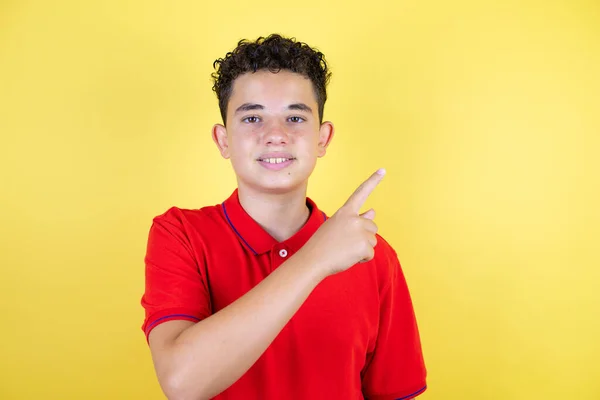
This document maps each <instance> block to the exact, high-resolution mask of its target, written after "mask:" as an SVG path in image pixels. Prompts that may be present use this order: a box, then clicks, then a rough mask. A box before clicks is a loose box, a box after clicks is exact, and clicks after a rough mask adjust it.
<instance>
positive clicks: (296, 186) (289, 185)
mask: <svg viewBox="0 0 600 400" xmlns="http://www.w3.org/2000/svg"><path fill="white" fill-rule="evenodd" d="M274 178H281V179H261V180H257V179H251V180H244V181H243V182H242V181H240V184H243V185H244V186H246V187H248V188H252V189H253V191H257V192H263V193H272V194H285V193H290V192H293V191H296V190H302V189H303V188H305V187H306V183H307V179H298V178H294V179H292V177H289V176H285V177H274ZM286 178H287V179H286Z"/></svg>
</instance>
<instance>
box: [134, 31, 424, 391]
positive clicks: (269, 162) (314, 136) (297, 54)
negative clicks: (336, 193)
mask: <svg viewBox="0 0 600 400" xmlns="http://www.w3.org/2000/svg"><path fill="white" fill-rule="evenodd" d="M215 66H218V67H217V72H216V73H214V74H213V78H214V87H213V89H214V90H215V92H216V94H217V97H218V100H219V107H220V110H221V115H222V119H223V124H216V125H215V126H214V127H213V130H212V137H213V139H214V142H215V143H216V145H217V147H218V149H219V151H220V153H221V155H222V156H223V157H224V158H226V159H229V160H231V163H232V166H233V169H234V171H235V174H236V177H237V188H236V189H235V190H234V191H233V193H232V194H231V196H230V197H229V198H227V199H226V200H225V201H224V202H223V203H222V204H219V205H214V206H207V207H203V208H200V209H180V208H176V207H173V208H171V209H169V210H168V211H166V212H165V213H164V214H162V215H160V216H157V217H156V218H154V220H153V224H152V227H151V229H150V233H149V239H148V247H147V254H146V258H145V262H146V290H145V293H144V295H143V297H142V305H143V306H144V308H145V311H146V316H145V320H144V324H143V327H142V329H143V330H144V332H145V334H146V337H147V340H148V343H149V347H150V350H151V354H152V358H153V362H154V366H155V370H156V374H157V377H158V381H159V383H160V385H161V387H162V389H163V391H164V392H165V394H166V395H167V396H168V397H169V398H170V399H209V398H216V399H220V400H223V399H262V400H269V399H273V400H275V399H276V400H281V399H309V400H314V399H344V400H349V399H363V398H366V399H373V400H387V399H410V398H413V397H416V396H417V395H419V394H420V393H422V392H423V391H424V390H425V389H426V369H425V366H424V362H423V356H422V352H421V344H420V339H419V333H418V328H417V323H416V319H415V314H414V311H413V307H412V302H411V298H410V294H409V291H408V288H407V285H406V282H405V279H404V276H403V273H402V270H401V267H400V263H399V261H398V257H397V255H396V252H395V251H394V249H393V248H392V247H391V246H390V245H389V244H388V243H387V242H386V241H385V240H384V239H383V238H382V237H381V236H380V235H378V234H377V226H376V225H375V222H374V221H373V219H374V217H375V212H374V210H373V209H369V210H368V211H366V212H364V213H362V214H360V210H361V207H362V206H363V204H364V203H365V202H366V200H367V197H368V196H369V194H370V193H371V192H372V191H373V190H374V189H375V187H376V185H377V184H378V183H379V182H380V181H381V179H382V178H383V176H384V173H385V171H384V170H378V171H376V172H375V173H373V175H372V176H371V177H370V178H368V179H367V180H366V181H365V182H364V183H362V184H361V185H360V186H359V187H358V189H357V190H356V191H355V192H354V193H353V194H352V195H351V196H350V197H349V198H348V200H347V201H346V202H345V204H343V205H342V206H341V208H340V209H338V210H337V212H335V214H333V215H332V216H331V217H330V218H328V217H327V216H326V214H325V213H324V212H322V211H320V210H319V208H318V207H317V205H316V204H315V203H314V201H312V200H311V199H310V198H307V185H308V179H309V177H310V175H311V173H312V172H313V170H314V168H315V165H316V162H317V158H319V157H323V156H324V155H325V152H326V149H327V147H328V145H329V144H330V143H331V140H332V138H333V135H334V126H333V124H332V123H331V122H323V109H324V104H325V101H326V98H327V95H326V86H327V83H328V80H329V78H330V72H329V71H328V67H327V63H326V62H325V58H324V56H323V54H322V53H320V52H319V51H317V50H315V49H312V48H311V47H309V46H308V45H306V44H304V43H300V42H296V41H295V40H294V39H289V38H284V37H281V36H279V35H271V36H269V37H267V38H259V39H258V40H256V41H254V42H249V41H241V42H239V43H238V46H237V48H236V49H235V50H233V51H232V52H230V53H228V54H227V55H226V56H225V58H222V59H219V60H217V61H216V62H215Z"/></svg>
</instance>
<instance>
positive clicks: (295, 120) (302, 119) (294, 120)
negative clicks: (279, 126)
mask: <svg viewBox="0 0 600 400" xmlns="http://www.w3.org/2000/svg"><path fill="white" fill-rule="evenodd" d="M289 119H290V121H291V122H294V123H298V122H303V121H306V120H305V119H304V118H302V117H290V118H289Z"/></svg>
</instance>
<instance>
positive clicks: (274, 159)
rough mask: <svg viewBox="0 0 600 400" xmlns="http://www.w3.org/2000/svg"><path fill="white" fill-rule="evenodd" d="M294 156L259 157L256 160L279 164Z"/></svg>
mask: <svg viewBox="0 0 600 400" xmlns="http://www.w3.org/2000/svg"><path fill="white" fill-rule="evenodd" d="M292 160H294V158H259V159H258V161H262V162H266V163H269V164H281V163H284V162H286V161H292Z"/></svg>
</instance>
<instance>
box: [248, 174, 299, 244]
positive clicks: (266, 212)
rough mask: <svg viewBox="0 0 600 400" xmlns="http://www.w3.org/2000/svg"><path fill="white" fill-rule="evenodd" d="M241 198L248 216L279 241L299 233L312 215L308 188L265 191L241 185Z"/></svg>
mask: <svg viewBox="0 0 600 400" xmlns="http://www.w3.org/2000/svg"><path fill="white" fill-rule="evenodd" d="M238 197H239V199H240V204H241V205H242V207H243V208H244V210H245V211H246V212H247V213H248V215H250V217H252V219H254V220H255V221H256V222H257V223H258V224H259V225H260V226H261V227H262V228H263V229H264V230H265V231H267V232H268V233H269V234H270V235H271V236H272V237H273V238H274V239H275V240H277V241H278V242H283V241H284V240H287V239H289V238H290V237H292V236H293V235H294V234H295V233H296V232H298V231H299V230H300V228H302V226H304V224H305V223H306V221H307V220H308V217H309V215H310V210H309V209H308V207H307V205H306V187H300V188H298V189H297V190H294V191H291V192H286V193H264V192H257V191H254V190H252V189H251V188H247V187H244V186H241V185H240V186H239V187H238Z"/></svg>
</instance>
